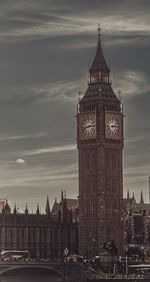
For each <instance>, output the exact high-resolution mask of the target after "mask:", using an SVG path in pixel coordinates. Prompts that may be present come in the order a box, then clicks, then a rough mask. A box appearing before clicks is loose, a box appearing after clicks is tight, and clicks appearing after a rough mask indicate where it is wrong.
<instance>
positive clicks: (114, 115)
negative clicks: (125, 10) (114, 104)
mask: <svg viewBox="0 0 150 282" xmlns="http://www.w3.org/2000/svg"><path fill="white" fill-rule="evenodd" d="M121 120H122V117H121V114H120V113H119V112H113V111H105V138H106V139H118V140H120V139H121V134H122V131H121V128H122V127H121V124H122V122H121Z"/></svg>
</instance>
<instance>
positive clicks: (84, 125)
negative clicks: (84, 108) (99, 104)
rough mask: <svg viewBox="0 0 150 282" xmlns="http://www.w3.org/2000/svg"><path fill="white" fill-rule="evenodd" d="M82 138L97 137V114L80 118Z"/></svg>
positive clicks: (84, 115)
mask: <svg viewBox="0 0 150 282" xmlns="http://www.w3.org/2000/svg"><path fill="white" fill-rule="evenodd" d="M79 129H80V130H79V133H80V138H95V137H96V116H95V114H82V115H81V116H80V128H79Z"/></svg>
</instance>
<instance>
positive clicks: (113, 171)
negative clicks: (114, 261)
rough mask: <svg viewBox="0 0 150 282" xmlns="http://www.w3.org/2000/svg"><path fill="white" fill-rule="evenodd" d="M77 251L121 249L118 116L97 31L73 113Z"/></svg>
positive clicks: (120, 127) (120, 124) (90, 253)
mask: <svg viewBox="0 0 150 282" xmlns="http://www.w3.org/2000/svg"><path fill="white" fill-rule="evenodd" d="M77 145H78V164H79V205H80V222H79V249H80V254H81V255H85V256H88V257H91V256H93V255H98V254H100V251H101V249H102V247H103V243H104V242H106V243H107V242H109V241H111V240H114V241H115V243H116V245H117V248H118V249H119V250H121V248H122V226H121V212H122V208H121V204H122V198H123V164H122V154H123V113H122V106H121V103H120V100H119V99H118V98H117V96H116V95H115V93H114V91H113V89H112V86H111V81H110V69H109V67H108V65H107V63H106V61H105V58H104V55H103V51H102V47H101V38H100V28H98V45H97V50H96V55H95V58H94V60H93V63H92V65H91V67H90V69H89V82H88V87H87V90H86V92H85V95H84V96H83V98H82V99H81V101H80V102H79V108H78V113H77Z"/></svg>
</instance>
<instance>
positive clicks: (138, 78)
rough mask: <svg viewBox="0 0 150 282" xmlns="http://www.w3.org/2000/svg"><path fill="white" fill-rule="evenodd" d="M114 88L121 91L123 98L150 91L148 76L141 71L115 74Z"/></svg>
mask: <svg viewBox="0 0 150 282" xmlns="http://www.w3.org/2000/svg"><path fill="white" fill-rule="evenodd" d="M114 81H115V83H114V88H116V89H118V90H119V89H121V94H122V96H125V97H132V96H136V95H141V94H142V93H145V92H149V91H150V84H149V78H148V75H147V74H146V73H144V72H140V71H130V70H126V71H123V72H121V73H120V74H119V75H118V74H115V80H114Z"/></svg>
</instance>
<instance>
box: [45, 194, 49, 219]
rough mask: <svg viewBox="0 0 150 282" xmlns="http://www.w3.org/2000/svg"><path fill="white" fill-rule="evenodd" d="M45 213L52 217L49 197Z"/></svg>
mask: <svg viewBox="0 0 150 282" xmlns="http://www.w3.org/2000/svg"><path fill="white" fill-rule="evenodd" d="M45 212H46V214H47V215H50V204H49V198H48V196H47V200H46V208H45Z"/></svg>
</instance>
